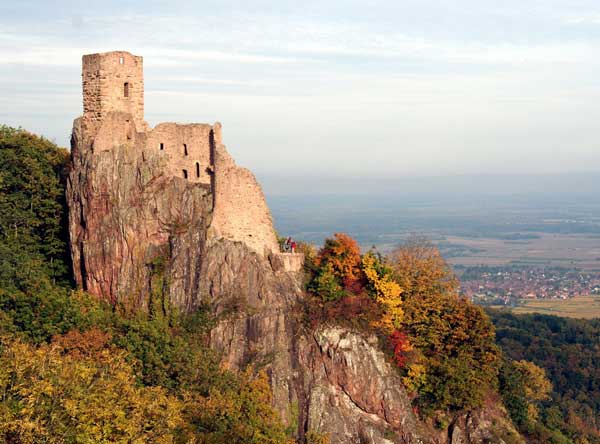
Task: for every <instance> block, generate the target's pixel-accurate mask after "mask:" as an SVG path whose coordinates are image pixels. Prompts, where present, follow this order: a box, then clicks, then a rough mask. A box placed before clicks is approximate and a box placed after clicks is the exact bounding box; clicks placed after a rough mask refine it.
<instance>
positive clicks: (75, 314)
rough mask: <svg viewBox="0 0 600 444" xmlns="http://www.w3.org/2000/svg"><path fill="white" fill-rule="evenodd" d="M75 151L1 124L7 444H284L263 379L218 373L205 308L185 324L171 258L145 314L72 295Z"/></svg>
mask: <svg viewBox="0 0 600 444" xmlns="http://www.w3.org/2000/svg"><path fill="white" fill-rule="evenodd" d="M67 159H68V153H67V152H66V151H65V150H62V149H60V148H57V147H56V146H55V145H54V144H52V143H51V142H49V141H47V140H45V139H43V138H39V137H37V136H34V135H32V134H29V133H27V132H25V131H22V130H16V129H12V128H8V127H5V126H0V339H1V340H2V343H1V344H0V441H1V442H10V443H12V444H26V443H27V444H29V443H39V442H45V443H49V444H53V443H57V444H58V443H61V444H71V443H91V442H98V443H108V442H118V443H146V442H153V443H159V444H160V443H215V444H216V443H222V442H231V443H249V444H284V443H287V442H288V438H287V436H286V433H285V429H284V427H283V425H282V424H281V422H280V420H279V417H278V416H277V413H276V412H275V411H274V410H273V408H272V407H271V393H270V389H269V385H268V383H267V380H266V376H265V375H264V374H258V373H257V372H255V371H252V370H251V369H248V370H247V371H245V372H242V373H241V374H240V373H238V372H234V371H230V370H227V369H225V368H223V367H222V366H221V364H220V360H219V357H218V356H217V355H216V354H215V353H214V352H213V351H212V350H211V349H210V347H208V345H207V333H208V331H209V330H210V329H211V328H212V327H213V326H214V321H213V319H212V316H210V315H209V310H208V307H200V308H199V309H198V310H197V311H196V313H194V314H193V315H190V316H181V315H179V314H178V313H177V312H176V311H175V310H174V309H173V308H172V307H170V306H169V305H168V299H167V298H166V297H165V291H164V289H165V287H166V285H168V283H167V282H165V278H164V275H165V273H164V265H165V258H164V254H163V253H162V252H157V255H156V257H155V259H154V260H153V261H151V263H150V264H149V266H150V267H151V279H152V298H151V300H150V301H149V312H148V313H135V312H131V311H128V310H127V309H126V307H119V306H116V307H113V306H109V305H107V304H104V303H102V302H100V301H98V300H97V299H95V298H93V297H91V296H89V295H87V294H86V293H84V292H80V291H73V290H72V288H71V286H70V281H69V275H68V273H67V268H68V260H67V257H68V250H67V242H66V231H65V227H66V223H65V222H66V220H65V216H66V212H65V206H64V192H65V190H64V181H63V179H64V173H65V168H66V164H67Z"/></svg>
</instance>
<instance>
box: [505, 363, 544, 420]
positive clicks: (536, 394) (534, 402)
mask: <svg viewBox="0 0 600 444" xmlns="http://www.w3.org/2000/svg"><path fill="white" fill-rule="evenodd" d="M500 389H501V393H502V397H503V399H504V403H505V405H506V407H507V409H508V411H509V413H510V415H511V418H512V419H513V421H515V423H516V424H517V425H518V426H521V427H525V428H530V429H531V428H533V426H534V425H535V423H536V422H537V421H538V419H539V403H540V402H541V401H545V400H548V399H549V398H550V393H551V392H552V383H551V382H550V381H549V380H548V378H547V377H546V373H545V371H544V369H543V368H541V367H538V366H537V365H535V364H534V363H533V362H529V361H526V360H523V359H522V360H519V361H511V360H508V359H507V360H505V361H504V363H503V365H502V369H501V372H500Z"/></svg>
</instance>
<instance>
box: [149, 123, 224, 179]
mask: <svg viewBox="0 0 600 444" xmlns="http://www.w3.org/2000/svg"><path fill="white" fill-rule="evenodd" d="M212 131H213V126H212V125H208V124H204V123H193V124H186V125H181V124H177V123H161V124H159V125H157V126H156V127H155V128H154V129H152V130H149V131H147V132H146V135H145V136H146V139H145V144H144V145H145V146H144V150H146V151H149V152H157V153H158V154H159V155H160V156H162V157H164V158H165V159H167V165H168V168H169V172H170V174H171V175H172V176H174V177H181V178H183V179H187V180H188V181H190V182H194V183H203V184H206V185H210V184H211V174H212V173H211V168H212V166H211V165H212V162H211V143H212V142H211V141H212Z"/></svg>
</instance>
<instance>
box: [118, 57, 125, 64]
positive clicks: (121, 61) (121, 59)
mask: <svg viewBox="0 0 600 444" xmlns="http://www.w3.org/2000/svg"><path fill="white" fill-rule="evenodd" d="M123 63H125V59H124V58H123V57H119V65H122V64H123Z"/></svg>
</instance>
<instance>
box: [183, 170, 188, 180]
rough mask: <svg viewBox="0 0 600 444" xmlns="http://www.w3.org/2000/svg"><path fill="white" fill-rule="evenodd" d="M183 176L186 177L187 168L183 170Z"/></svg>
mask: <svg viewBox="0 0 600 444" xmlns="http://www.w3.org/2000/svg"><path fill="white" fill-rule="evenodd" d="M183 178H184V179H187V170H183Z"/></svg>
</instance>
